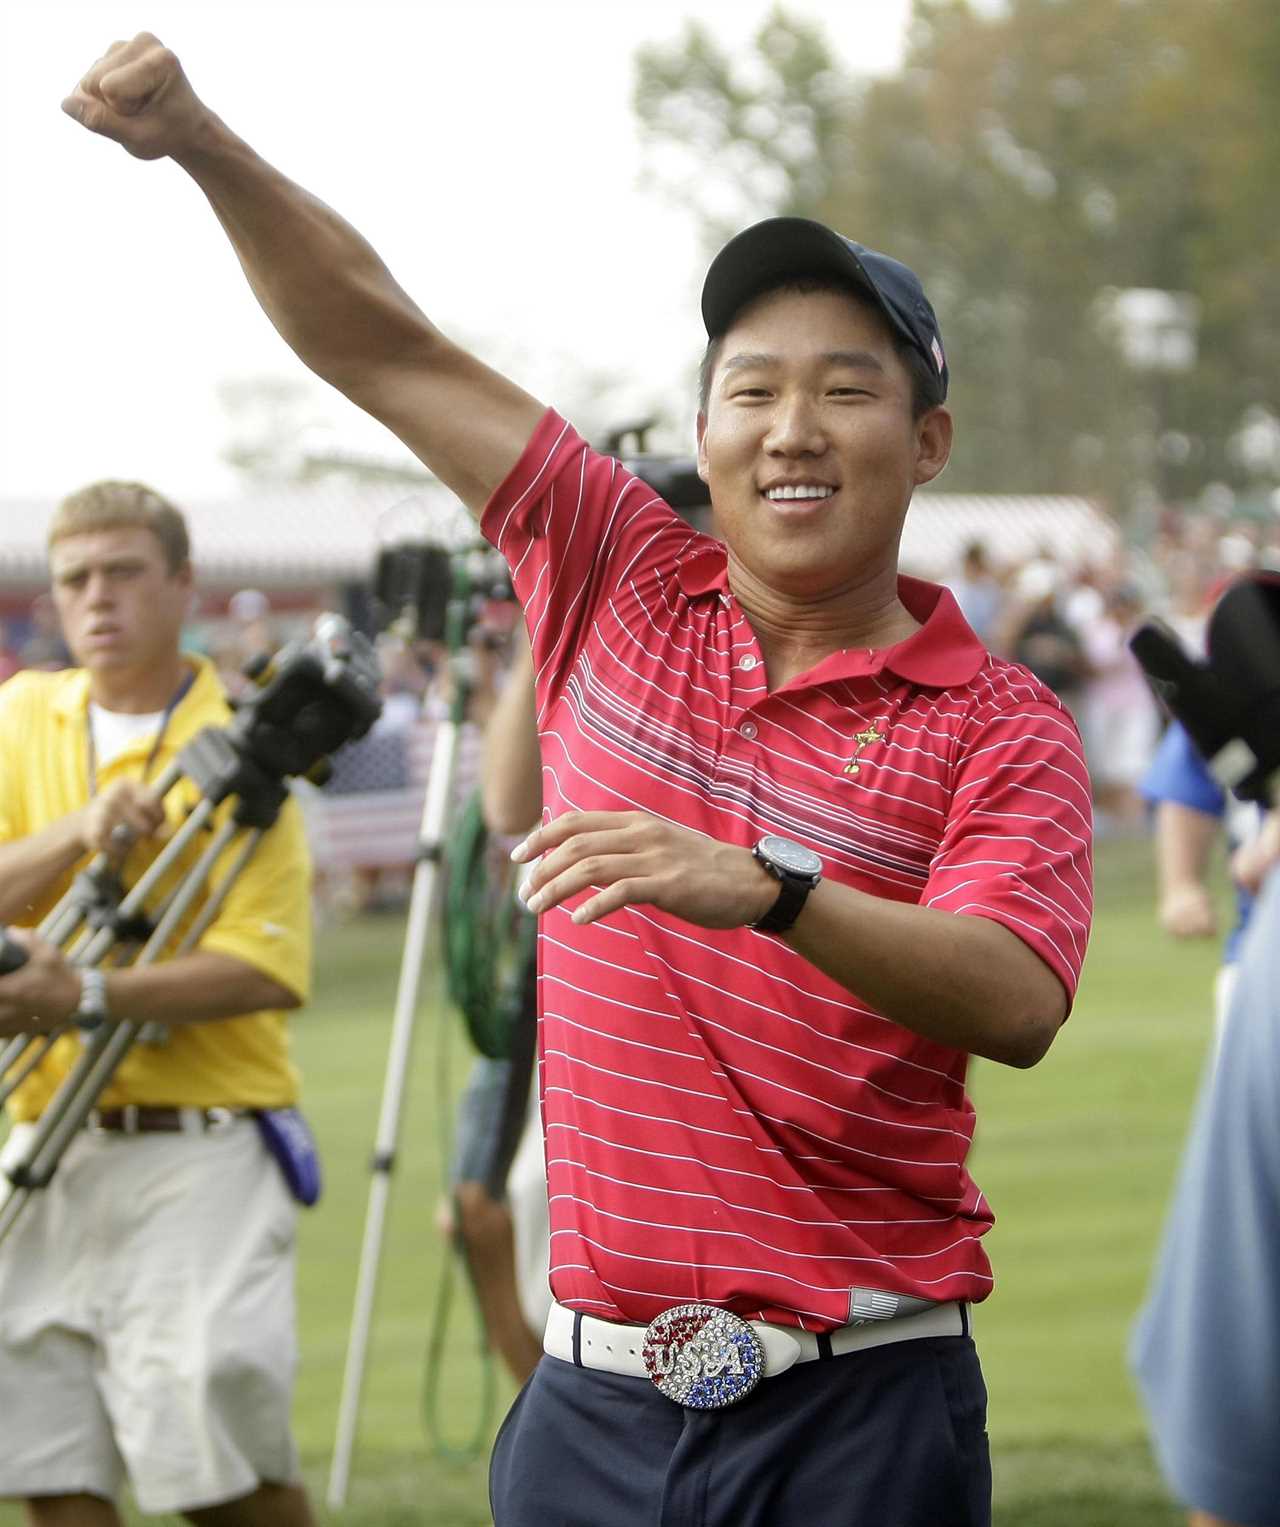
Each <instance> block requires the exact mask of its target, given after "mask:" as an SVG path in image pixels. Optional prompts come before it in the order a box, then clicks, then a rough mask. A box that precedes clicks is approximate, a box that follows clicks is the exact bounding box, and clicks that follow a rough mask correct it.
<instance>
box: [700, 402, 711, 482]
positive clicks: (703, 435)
mask: <svg viewBox="0 0 1280 1527" xmlns="http://www.w3.org/2000/svg"><path fill="white" fill-rule="evenodd" d="M697 430H698V476H699V477H700V478H701V479H702V480H703V482H704V483H708V484H709V483H710V481H711V479H710V478H709V477H708V476H707V472H708V470H709V469H708V467H707V416H706V414H704V413H703V412H702V410H701V409H699V410H698V420H697Z"/></svg>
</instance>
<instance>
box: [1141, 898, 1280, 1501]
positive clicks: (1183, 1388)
mask: <svg viewBox="0 0 1280 1527" xmlns="http://www.w3.org/2000/svg"><path fill="white" fill-rule="evenodd" d="M1131 1361H1132V1365H1133V1369H1134V1372H1135V1374H1136V1376H1137V1379H1138V1383H1139V1386H1140V1388H1141V1391H1142V1395H1143V1398H1144V1400H1145V1403H1146V1406H1147V1411H1148V1414H1149V1417H1150V1421H1151V1430H1152V1436H1153V1440H1154V1443H1155V1448H1156V1453H1157V1456H1158V1458H1159V1460H1160V1464H1161V1467H1162V1469H1163V1471H1164V1474H1165V1477H1166V1479H1167V1480H1168V1482H1169V1484H1170V1486H1171V1488H1172V1489H1173V1491H1174V1493H1175V1494H1176V1495H1177V1496H1178V1497H1179V1498H1180V1499H1181V1500H1182V1501H1184V1502H1185V1503H1186V1504H1187V1505H1188V1506H1189V1507H1190V1508H1192V1510H1193V1515H1192V1522H1193V1524H1194V1527H1280V1446H1278V1445H1277V1417H1280V875H1277V874H1276V873H1274V872H1273V873H1271V875H1270V876H1269V878H1268V879H1267V881H1266V882H1265V884H1264V886H1263V889H1262V893H1261V896H1260V898H1259V900H1258V902H1257V905H1256V907H1255V910H1254V913H1253V916H1252V917H1251V919H1250V925H1249V930H1248V932H1247V934H1246V936H1245V939H1244V941H1243V944H1242V946H1241V951H1240V960H1239V977H1238V981H1237V984H1236V990H1235V993H1234V996H1233V998H1232V1002H1231V1009H1230V1021H1229V1022H1228V1023H1227V1025H1226V1028H1225V1031H1224V1033H1223V1035H1222V1043H1221V1047H1220V1050H1219V1054H1218V1059H1217V1063H1216V1065H1214V1066H1211V1067H1209V1068H1208V1069H1207V1070H1206V1073H1205V1079H1204V1083H1203V1085H1202V1090H1201V1094H1200V1098H1199V1101H1198V1103H1197V1107H1196V1112H1195V1117H1194V1121H1193V1124H1192V1129H1191V1135H1190V1138H1189V1141H1188V1145H1187V1149H1186V1154H1185V1157H1184V1159H1183V1163H1182V1168H1181V1173H1180V1176H1179V1179H1178V1183H1177V1188H1176V1191H1175V1196H1174V1200H1173V1206H1172V1209H1171V1212H1170V1216H1169V1221H1168V1224H1167V1226H1166V1230H1165V1236H1164V1242H1163V1245H1162V1248H1161V1252H1160V1257H1159V1260H1158V1262H1157V1266H1156V1270H1155V1274H1154V1277H1153V1280H1152V1285H1151V1289H1150V1292H1149V1296H1148V1301H1147V1304H1146V1306H1145V1308H1144V1310H1143V1312H1142V1314H1141V1316H1140V1317H1139V1321H1138V1324H1137V1327H1136V1330H1135V1333H1134V1338H1133V1343H1132V1349H1131Z"/></svg>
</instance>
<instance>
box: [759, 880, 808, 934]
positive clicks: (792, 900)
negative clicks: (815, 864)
mask: <svg viewBox="0 0 1280 1527" xmlns="http://www.w3.org/2000/svg"><path fill="white" fill-rule="evenodd" d="M812 889H813V883H812V881H810V880H808V879H800V878H799V877H798V876H794V875H783V876H782V877H781V878H780V880H779V882H778V899H777V900H776V901H775V902H774V904H773V905H772V906H771V907H770V908H769V910H768V911H767V912H766V913H765V914H764V916H763V917H762V918H761V919H760V921H759V922H755V923H752V925H751V926H752V927H753V928H754V929H755V930H756V932H757V933H785V932H786V931H787V929H788V928H790V927H791V925H792V924H793V923H794V922H795V920H796V918H797V917H799V916H800V911H801V908H802V907H803V906H804V904H805V901H806V900H807V899H808V896H809V892H810V891H811V890H812Z"/></svg>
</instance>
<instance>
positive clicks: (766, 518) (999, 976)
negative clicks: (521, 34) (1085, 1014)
mask: <svg viewBox="0 0 1280 1527" xmlns="http://www.w3.org/2000/svg"><path fill="white" fill-rule="evenodd" d="M65 109H66V110H67V111H68V112H69V114H70V115H72V116H74V117H75V118H76V119H77V120H79V121H80V122H81V123H82V124H83V125H84V126H85V127H87V128H89V129H90V130H91V131H94V132H97V133H100V134H103V135H104V136H107V137H110V138H114V139H116V140H117V141H119V142H121V143H123V144H124V145H125V147H126V148H128V149H129V150H130V151H131V152H132V153H134V154H136V155H137V156H139V157H142V158H156V157H159V156H162V155H169V156H170V157H172V158H173V159H175V160H176V161H177V162H178V163H179V164H180V165H182V166H183V168H184V169H186V170H187V171H188V173H189V174H190V175H191V176H192V177H193V178H194V179H195V181H196V182H197V184H198V185H200V187H201V188H202V189H203V190H204V191H205V193H206V195H207V196H208V198H209V200H210V202H211V204H212V206H213V208H214V211H215V212H216V213H217V215H218V217H219V218H220V220H221V222H222V223H223V226H224V228H225V229H226V231H227V233H228V235H229V236H230V238H231V240H232V242H233V244H234V246H235V249H236V252H237V254H238V255H239V258H240V260H241V262H242V264H243V265H244V267H245V270H246V272H247V274H248V276H249V279H250V281H251V283H252V285H253V288H254V291H255V293H256V295H257V296H258V298H259V300H260V302H261V303H262V304H263V306H264V308H265V309H266V311H267V313H268V315H269V316H270V317H271V319H272V321H273V322H274V323H275V324H276V326H277V328H278V329H279V330H280V332H281V333H282V335H283V336H284V337H285V339H286V340H287V341H288V342H289V343H290V344H291V345H292V346H293V348H294V349H295V350H296V351H297V353H298V354H299V355H300V356H301V357H302V358H303V360H305V361H306V363H307V364H308V365H309V366H311V367H312V368H313V369H314V370H316V371H317V372H319V373H320V374H321V375H322V376H325V377H326V378H327V379H328V380H329V381H331V382H332V383H334V385H336V386H338V387H339V388H340V389H341V390H343V391H344V392H345V393H346V394H347V396H349V397H350V398H351V399H352V400H353V401H354V402H356V403H357V404H359V406H361V407H362V408H365V409H366V410H367V411H368V412H370V413H372V414H373V415H374V416H375V417H377V418H379V419H381V420H382V421H383V423H385V424H387V425H388V426H389V427H390V428H392V429H393V430H395V431H396V433H397V434H399V436H400V437H401V439H403V440H404V441H405V443H406V444H407V445H409V447H410V448H411V449H412V450H414V451H415V452H416V453H417V454H418V455H419V456H420V457H421V459H422V460H423V461H424V462H426V463H427V464H428V465H429V466H430V467H431V468H432V470H433V471H434V472H435V473H436V474H437V475H438V476H439V477H440V478H441V479H442V480H443V481H444V482H446V483H447V484H448V485H449V486H450V487H451V488H452V489H453V490H454V491H455V492H456V493H457V494H458V495H459V497H460V498H462V499H463V501H464V502H466V503H467V504H468V505H469V506H470V507H471V508H472V509H473V511H474V512H475V513H476V514H477V516H478V517H479V518H480V523H481V527H482V530H483V531H484V534H485V535H486V536H487V537H488V538H489V539H490V540H492V541H493V542H494V543H495V544H496V545H497V546H499V547H500V548H501V549H502V551H503V552H504V554H505V555H506V556H507V558H508V559H509V561H510V564H511V567H512V569H513V574H514V577H515V580H516V586H517V589H518V591H519V593H520V595H521V598H522V600H523V602H524V604H525V609H526V613H527V616H528V620H529V626H530V632H531V636H532V641H533V651H534V659H535V667H536V671H537V699H538V711H539V727H540V734H541V742H542V749H543V782H544V800H545V810H544V824H543V825H542V826H541V827H540V828H539V829H538V830H537V831H535V832H534V833H533V834H532V835H531V837H530V838H529V839H528V840H527V842H526V843H525V844H524V845H523V847H522V848H521V849H520V850H518V851H517V852H518V855H519V856H520V857H523V858H525V859H533V858H535V857H537V856H539V855H540V856H541V860H540V863H539V864H538V866H537V869H536V871H535V873H534V875H533V877H532V880H531V902H530V904H531V906H533V907H534V909H535V910H537V911H538V912H540V913H541V915H542V929H541V943H540V951H541V964H540V976H541V979H540V991H541V1024H542V1030H541V1059H542V1069H541V1085H542V1095H543V1111H544V1121H545V1125H546V1135H547V1163H548V1178H549V1184H550V1200H551V1237H552V1253H551V1269H552V1271H551V1281H552V1289H553V1292H554V1294H555V1296H556V1299H557V1301H558V1303H557V1305H556V1307H555V1309H554V1310H553V1312H552V1317H551V1321H550V1324H549V1326H548V1331H547V1337H546V1349H547V1352H548V1354H549V1356H548V1358H547V1359H546V1360H544V1361H543V1362H541V1363H540V1364H539V1366H538V1369H537V1370H536V1373H535V1375H534V1377H533V1379H532V1380H531V1381H530V1383H529V1385H528V1386H527V1387H526V1389H525V1390H524V1391H523V1392H522V1394H521V1397H520V1398H519V1400H518V1401H517V1403H516V1405H515V1407H514V1408H513V1410H512V1413H511V1415H510V1416H509V1417H508V1420H507V1422H506V1424H505V1426H504V1428H503V1431H502V1433H501V1435H500V1437H499V1440H498V1443H497V1445H496V1447H495V1455H494V1464H493V1470H492V1489H493V1505H494V1514H495V1518H496V1520H497V1522H498V1523H499V1524H501V1527H509V1524H526V1523H528V1524H533V1523H551V1522H555V1523H581V1524H584V1527H586V1524H590V1527H601V1524H604V1523H608V1524H609V1527H618V1524H625V1523H631V1522H635V1523H642V1522H643V1523H646V1524H648V1523H659V1522H660V1523H663V1524H675V1523H681V1524H707V1527H709V1524H713V1523H714V1524H720V1523H725V1524H727V1523H733V1524H735V1527H744V1524H760V1527H764V1524H768V1527H785V1524H788V1523H792V1522H795V1523H800V1522H802V1521H803V1522H804V1523H806V1524H826V1523H830V1524H836V1523H840V1524H856V1527H948V1524H956V1527H960V1524H964V1527H970V1524H975V1523H985V1522H987V1521H988V1520H989V1512H990V1505H989V1497H990V1469H989V1462H988V1457H987V1447H986V1438H985V1401H986V1396H985V1391H984V1388H983V1384H982V1378H981V1373H980V1371H979V1368H978V1363H977V1358H976V1355H975V1353H974V1349H973V1344H972V1341H971V1338H970V1335H969V1307H970V1305H971V1304H972V1303H975V1302H977V1301H979V1300H981V1299H982V1298H984V1297H985V1296H986V1294H987V1293H988V1292H989V1290H990V1287H991V1276H990V1270H989V1266H988V1263H987V1259H986V1256H985V1254H984V1253H983V1251H982V1247H981V1236H982V1235H983V1234H984V1232H985V1231H986V1230H987V1229H988V1227H989V1226H990V1223H991V1213H990V1210H989V1209H988V1207H987V1204H986V1201H985V1199H984V1198H983V1196H982V1194H981V1192H980V1191H979V1190H978V1188H977V1187H976V1186H975V1184H974V1183H973V1182H972V1180H971V1179H970V1178H969V1176H968V1174H967V1172H966V1170H965V1158H966V1155H967V1152H968V1148H969V1144H970V1141H971V1138H972V1132H973V1110H972V1108H971V1106H970V1104H969V1101H968V1099H967V1097H966V1095H965V1090H964V1077H965V1069H966V1065H967V1060H968V1056H969V1055H970V1054H977V1055H983V1056H987V1057H989V1058H990V1059H993V1060H998V1061H1002V1062H1005V1063H1007V1064H1010V1065H1015V1066H1030V1065H1033V1064H1035V1062H1036V1061H1038V1060H1039V1059H1040V1058H1041V1056H1042V1055H1043V1054H1044V1053H1045V1051H1046V1049H1047V1048H1048V1046H1049V1044H1050V1043H1051V1042H1052V1039H1053V1036H1054V1034H1055V1033H1056V1031H1057V1029H1058V1027H1059V1025H1060V1024H1061V1022H1062V1021H1063V1019H1064V1018H1065V1016H1066V1013H1067V1011H1068V1007H1069V1004H1070V1000H1071V994H1072V993H1073V991H1074V988H1075V982H1076V979H1077V977H1078V974H1079V968H1080V963H1081V960H1082V958H1083V954H1084V945H1085V940H1086V937H1087V931H1088V924H1089V913H1090V883H1089V822H1090V812H1089V793H1088V785H1087V779H1086V775H1085V770H1084V764H1083V760H1082V755H1081V749H1080V745H1079V739H1078V736H1077V734H1076V729H1075V727H1074V725H1073V723H1072V721H1071V718H1070V716H1069V715H1068V713H1067V712H1066V711H1065V710H1064V709H1063V707H1062V705H1061V704H1060V703H1059V702H1058V701H1057V700H1056V699H1055V697H1054V696H1053V695H1052V694H1051V693H1050V692H1049V691H1048V690H1047V689H1045V687H1044V686H1043V685H1041V684H1039V683H1038V682H1037V681H1036V680H1035V679H1034V678H1033V677H1032V676H1031V675H1030V674H1028V673H1027V672H1026V671H1025V670H1023V669H1020V668H1017V667H1015V666H1013V665H1010V664H1007V663H1004V662H1002V661H999V660H997V659H994V658H992V657H991V656H990V655H989V654H988V653H986V652H985V651H984V650H983V648H982V646H981V645H980V643H979V642H978V641H977V639H976V638H975V637H974V635H973V633H972V632H971V631H970V630H969V629H968V627H967V626H966V625H965V623H964V620H963V618H962V617H961V615H960V613H959V611H958V609H957V607H956V606H955V603H954V601H953V599H952V597H951V596H950V594H949V593H947V592H946V591H945V590H943V589H940V588H937V587H934V586H932V585H928V584H923V583H919V582H916V581H914V580H911V579H906V578H900V577H899V576H898V573H897V550H898V541H899V536H900V532H901V528H902V523H903V518H904V516H905V514H906V512H907V508H908V505H909V503H910V500H911V495H912V492H913V490H914V489H915V487H916V486H918V485H919V484H921V483H926V482H929V481H930V480H931V479H932V478H934V477H935V476H936V475H937V474H938V472H940V471H941V470H942V468H943V466H944V465H945V464H946V460H947V456H948V453H949V450H950V445H951V431H952V422H951V416H950V414H949V413H948V411H947V410H946V408H945V407H944V406H943V400H944V398H945V395H946V387H947V380H948V374H947V367H946V361H945V357H944V353H943V349H942V342H941V337H940V335H939V333H938V328H937V321H936V318H935V316H934V313H933V309H932V307H931V306H930V305H929V303H928V301H927V299H926V298H925V295H924V293H923V291H922V290H921V289H920V285H919V282H918V281H917V280H916V278H915V276H914V275H913V274H912V273H911V272H910V271H909V270H907V269H906V267H905V266H902V265H900V264H898V263H897V262H896V261H893V260H891V259H889V258H887V257H886V256H884V255H880V254H877V253H875V252H874V251H871V250H866V249H863V248H862V247H861V246H859V245H856V244H853V243H851V242H849V241H847V240H845V239H843V238H842V237H840V236H839V235H837V234H835V233H833V232H832V231H831V230H829V229H826V228H823V227H821V226H820V225H818V224H814V223H809V222H805V221H803V220H797V219H776V220H773V221H771V222H767V223H763V224H760V225H758V226H757V227H755V228H752V229H749V230H747V231H746V232H745V233H743V234H741V235H739V236H738V238H737V239H735V240H733V241H732V242H731V243H730V244H729V245H728V246H727V247H726V248H725V250H723V251H722V252H721V254H720V255H719V256H718V257H717V259H716V261H715V262H714V264H713V265H712V267H711V270H710V271H709V273H708V276H707V281H706V285H705V288H704V293H703V316H704V319H705V321H706V326H707V332H708V336H709V341H710V342H709V346H708V352H707V357H706V362H705V364H704V367H703V387H702V398H701V406H700V410H699V415H698V449H699V465H700V470H701V472H702V474H703V476H704V477H705V479H706V481H707V484H708V487H709V490H710V496H711V500H712V504H713V508H714V512H715V516H716V521H717V527H718V529H719V531H720V533H721V535H722V536H723V538H724V544H723V545H721V544H719V543H717V542H714V541H711V540H710V539H708V538H706V537H703V536H699V535H697V534H695V533H694V532H692V531H691V530H690V529H689V528H688V527H687V526H686V525H685V524H684V523H683V522H682V521H681V520H679V519H678V518H677V517H676V515H675V514H674V513H672V511H671V510H670V509H668V508H667V506H666V505H665V504H664V503H663V502H662V501H661V500H660V499H659V498H658V497H657V496H656V495H655V494H654V493H653V492H652V490H650V489H649V488H647V487H646V486H645V485H644V484H643V483H641V482H640V481H639V480H637V479H635V478H633V477H631V476H630V475H629V474H628V473H627V472H626V471H625V470H624V469H623V468H622V467H621V466H620V465H619V464H618V463H617V462H615V461H612V460H610V459H608V458H604V457H601V456H599V455H596V454H595V453H594V452H592V451H590V450H589V449H588V448H587V446H586V445H585V444H584V442H583V441H582V440H581V439H580V438H579V437H578V436H577V435H576V434H575V433H574V431H573V430H572V428H571V427H570V426H569V425H567V424H566V423H565V422H564V421H563V420H561V419H560V418H559V417H558V416H557V415H555V414H554V413H551V412H548V411H547V410H545V409H544V408H543V407H542V405H541V404H539V403H537V402H535V401H534V400H533V399H532V398H530V397H529V396H528V395H527V394H525V393H524V392H522V391H521V390H520V389H519V388H517V387H515V386H514V385H513V384H511V383H510V382H508V381H507V380H505V379H504V378H502V377H500V376H498V375H496V374H495V373H494V372H492V371H490V370H489V369H488V368H486V367H485V366H483V365H482V364H481V363H480V362H479V361H478V360H476V359H475V358H474V357H473V356H471V355H469V354H468V353H466V352H465V351H463V350H461V349H460V348H459V347H457V346H456V345H454V344H452V343H451V342H450V341H449V340H448V339H446V338H445V337H444V336H443V335H442V334H441V333H440V332H439V331H438V330H437V329H436V328H435V327H434V326H433V325H432V324H431V323H430V322H429V321H428V320H427V319H426V318H425V317H424V316H423V315H422V313H421V312H420V311H419V310H418V308H417V307H416V306H415V305H414V304H413V303H412V302H411V301H410V300H409V298H408V297H407V296H406V295H405V294H404V292H403V291H402V290H401V289H400V288H399V287H398V286H397V285H396V283H395V282H394V280H393V279H392V277H391V276H390V274H389V273H388V272H387V270H386V268H385V267H384V266H383V265H382V263H381V262H380V261H379V260H378V258H377V257H376V255H375V254H374V253H373V251H372V250H371V249H370V248H369V247H368V245H367V244H366V243H365V242H364V241H363V240H362V239H361V238H360V237H359V236H358V235H357V234H356V233H355V232H354V231H353V230H352V229H351V228H350V227H349V226H348V225H347V224H346V223H344V222H343V221H342V220H341V219H340V218H338V217H337V216H336V215H335V214H334V213H332V212H331V211H330V210H329V209H328V208H326V207H324V206H323V205H322V204H320V203H318V202H317V201H315V200H314V199H313V198H311V197H310V196H308V195H307V194H306V193H304V192H303V191H301V190H300V189H299V188H298V187H296V186H294V185H293V184H292V183H291V182H289V181H287V180H286V179H285V178H284V177H283V176H281V175H280V174H278V173H277V172H276V171H275V170H273V169H272V168H271V167H270V166H268V165H267V164H265V163H264V162H263V161H262V160H261V159H260V158H259V157H258V156H257V155H256V154H254V153H253V152H252V151H251V150H250V149H249V148H248V147H247V146H246V145H245V144H244V143H243V142H242V141H241V140H239V139H238V138H236V137H235V136H234V135H233V134H232V133H231V132H230V131H229V130H228V129H227V128H226V126H225V125H224V124H223V123H222V122H221V121H220V120H219V119H218V118H217V117H215V116H214V115H213V114H212V113H211V112H209V111H208V109H207V108H206V107H204V106H203V104H202V103H201V102H200V101H199V100H198V98H197V97H196V96H195V95H194V93H193V92H192V91H191V88H190V86H189V84H188V83H187V81H186V78H185V76H184V75H183V73H182V71H181V68H180V67H179V65H178V62H177V60H176V59H175V58H174V57H173V55H172V54H171V53H169V52H168V51H167V50H166V49H164V48H163V47H162V46H161V45H160V44H159V43H158V42H157V41H156V40H155V39H154V38H152V37H150V36H147V35H145V34H144V35H142V36H140V37H138V38H136V39H135V40H134V41H133V42H131V43H128V44H119V45H117V46H116V47H115V48H113V49H112V50H111V52H110V53H108V54H107V55H106V57H105V58H103V59H102V60H100V61H99V62H98V63H97V64H95V65H94V67H93V68H92V69H91V70H90V72H89V73H88V75H86V76H85V78H84V79H83V80H82V81H81V83H80V85H79V86H78V87H77V89H76V90H75V91H74V92H73V93H72V95H71V96H70V97H69V98H68V100H67V102H66V103H65Z"/></svg>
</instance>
